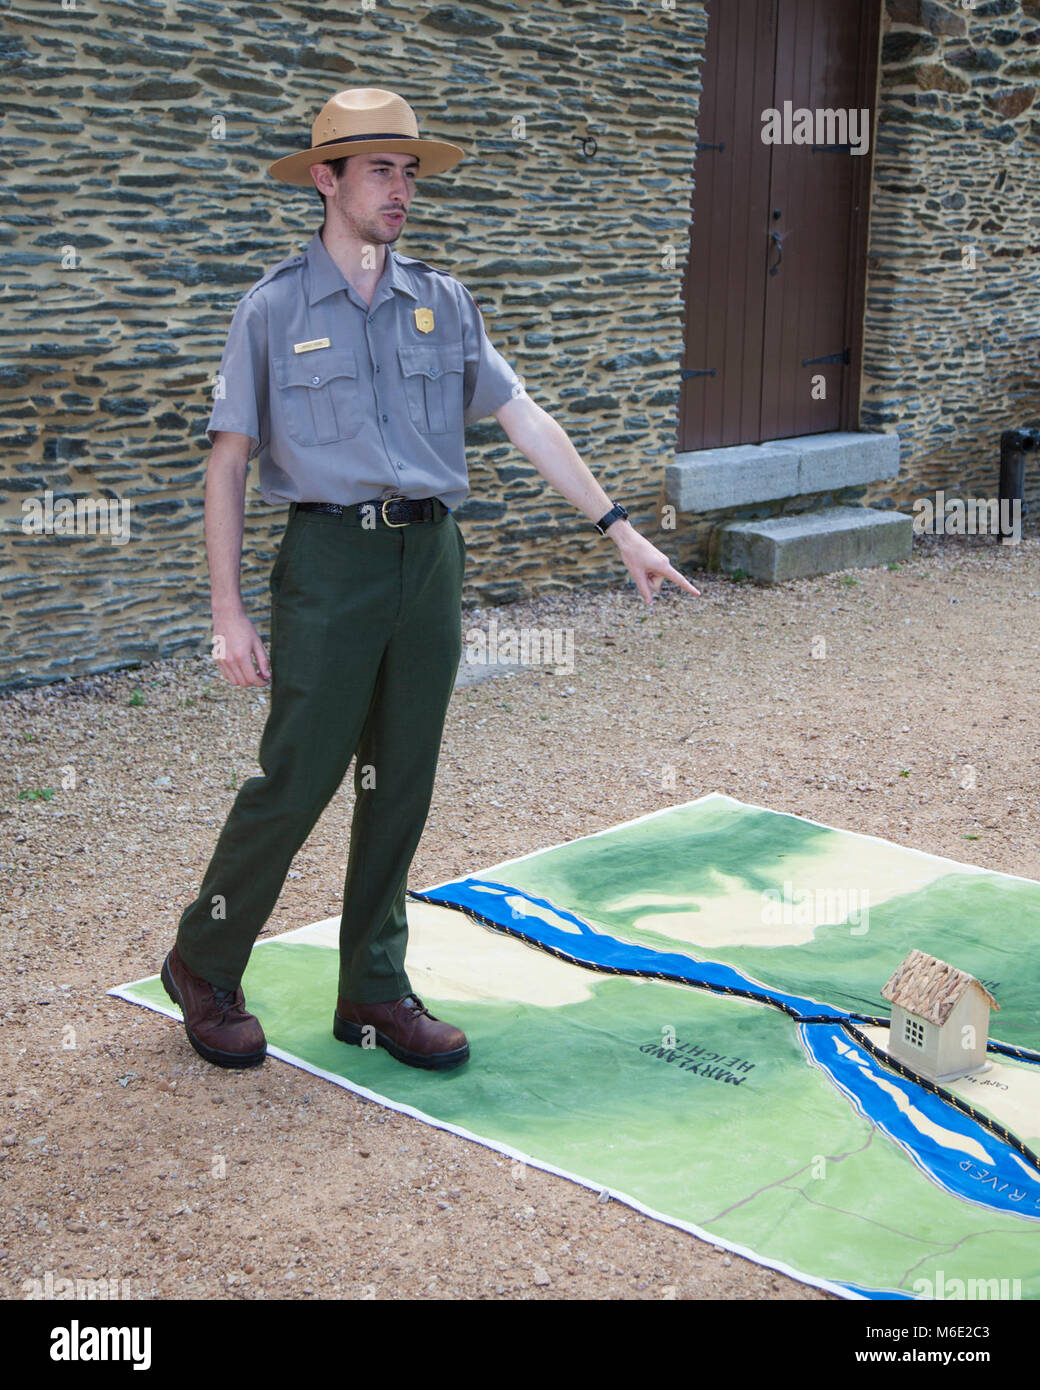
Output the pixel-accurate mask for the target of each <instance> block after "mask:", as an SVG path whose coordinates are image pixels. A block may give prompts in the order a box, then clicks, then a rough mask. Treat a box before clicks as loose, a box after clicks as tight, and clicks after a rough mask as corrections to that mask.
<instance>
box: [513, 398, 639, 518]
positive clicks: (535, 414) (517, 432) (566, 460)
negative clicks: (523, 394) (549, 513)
mask: <svg viewBox="0 0 1040 1390" xmlns="http://www.w3.org/2000/svg"><path fill="white" fill-rule="evenodd" d="M529 404H530V407H531V408H530V409H529V410H528V411H526V412H525V415H524V418H523V420H522V421H520V422H518V423H517V424H516V425H514V426H513V427H512V428H510V429H509V430H507V433H508V434H509V438H510V441H511V442H512V443H513V444H514V445H515V446H516V447H517V448H518V449H519V450H520V452H521V453H522V454H523V455H524V456H525V457H526V458H528V459H529V460H530V461H531V463H533V464H534V466H535V468H537V470H538V472H539V473H540V474H541V475H542V477H543V478H544V479H545V480H546V482H547V483H551V484H552V486H553V487H554V488H555V489H556V491H557V492H558V493H560V495H561V496H562V497H566V499H567V501H568V502H572V503H573V504H574V506H576V507H577V508H578V510H579V511H581V512H583V513H584V514H585V516H587V517H588V519H589V520H590V521H592V522H596V521H598V520H599V519H600V517H601V516H603V515H605V514H606V513H607V512H609V511H610V508H611V507H612V506H613V502H612V501H611V499H610V497H608V496H607V494H606V493H605V492H604V491H603V489H602V487H600V485H599V483H597V481H596V479H595V477H594V476H593V474H592V472H591V471H590V469H589V467H588V465H587V464H586V463H585V462H584V461H583V459H582V457H581V455H580V454H579V453H578V451H577V449H575V447H574V445H573V444H572V443H571V441H570V438H569V436H568V435H567V432H566V430H565V429H564V428H563V426H562V425H560V424H558V423H557V421H556V420H554V419H553V417H552V416H551V415H550V414H549V413H548V412H547V411H545V410H543V409H542V408H541V406H538V405H535V404H534V402H533V401H531V402H530V403H529ZM632 530H633V528H632V526H631V524H630V523H629V522H627V521H623V520H621V521H615V522H613V523H612V525H611V526H610V527H609V529H608V531H607V535H608V536H610V537H611V539H612V540H620V539H621V537H622V536H623V535H624V534H625V533H626V532H631V531H632Z"/></svg>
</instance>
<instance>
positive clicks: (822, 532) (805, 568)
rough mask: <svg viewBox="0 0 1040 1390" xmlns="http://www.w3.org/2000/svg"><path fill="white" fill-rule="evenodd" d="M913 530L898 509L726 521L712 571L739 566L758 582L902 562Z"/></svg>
mask: <svg viewBox="0 0 1040 1390" xmlns="http://www.w3.org/2000/svg"><path fill="white" fill-rule="evenodd" d="M913 528H914V519H913V517H912V516H907V515H905V514H904V513H903V512H893V511H880V510H878V509H877V508H875V507H825V508H822V509H821V510H820V511H816V512H799V513H797V514H795V515H792V516H775V517H768V518H766V519H764V520H762V521H735V522H729V523H727V524H725V525H723V526H720V527H719V528H718V529H717V531H716V532H715V535H714V538H713V542H714V543H713V547H712V548H713V551H714V562H715V567H716V568H717V569H721V570H724V571H725V572H726V573H728V574H732V573H734V571H736V570H742V571H743V572H744V573H745V574H746V575H748V576H749V578H751V579H754V580H756V581H757V582H758V583H760V584H780V583H782V582H783V581H784V580H785V579H805V578H807V577H809V576H810V575H814V574H834V573H835V572H836V571H838V570H850V569H866V568H868V567H870V566H874V565H887V564H888V563H889V562H890V561H892V560H908V559H909V558H910V552H911V549H912V547H913Z"/></svg>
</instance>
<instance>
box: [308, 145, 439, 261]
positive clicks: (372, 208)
mask: <svg viewBox="0 0 1040 1390" xmlns="http://www.w3.org/2000/svg"><path fill="white" fill-rule="evenodd" d="M418 168H419V161H418V159H416V157H415V155H414V154H355V155H351V156H350V158H349V159H348V160H347V162H346V165H345V166H344V168H343V174H342V176H341V177H340V179H339V180H338V182H337V183H336V191H335V193H333V194H332V195H331V196H330V197H329V199H328V207H329V208H335V210H336V212H338V214H339V215H340V217H342V219H343V221H344V222H345V223H346V225H347V228H348V229H349V230H350V231H351V232H353V233H354V235H355V236H357V237H358V238H359V239H360V240H361V241H363V242H370V243H373V244H376V245H378V244H380V243H383V242H388V241H396V240H397V238H398V237H399V236H400V235H401V228H402V227H403V226H404V223H405V217H406V215H407V212H408V206H409V204H410V203H411V201H412V194H413V193H414V192H415V174H416V170H417V169H418ZM330 173H331V171H330Z"/></svg>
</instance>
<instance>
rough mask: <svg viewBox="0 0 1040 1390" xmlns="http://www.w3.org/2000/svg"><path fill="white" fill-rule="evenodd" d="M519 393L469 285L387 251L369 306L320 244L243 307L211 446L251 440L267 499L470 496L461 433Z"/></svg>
mask: <svg viewBox="0 0 1040 1390" xmlns="http://www.w3.org/2000/svg"><path fill="white" fill-rule="evenodd" d="M521 391H522V386H521V384H520V381H519V379H518V377H517V375H516V373H515V372H514V371H513V369H512V367H510V366H509V364H508V363H507V362H506V361H505V359H504V358H503V357H502V356H501V355H500V354H499V353H498V352H497V351H496V350H495V348H494V347H492V345H491V343H490V341H489V339H488V336H487V333H486V332H485V330H484V321H483V318H482V317H481V314H480V310H479V309H478V308H477V306H476V304H475V303H474V302H473V298H472V296H471V295H470V293H469V291H468V290H467V289H466V288H465V286H464V285H462V284H460V283H459V281H458V280H456V279H455V278H454V277H453V276H451V275H448V274H447V273H446V272H445V271H441V270H435V269H434V268H433V267H432V266H429V265H427V264H426V263H425V262H424V261H417V260H413V259H412V258H411V257H409V256H400V255H398V254H397V253H396V252H395V251H394V250H393V249H392V247H390V246H387V247H386V261H385V264H384V267H383V273H382V275H381V276H380V279H379V282H378V284H377V285H376V291H375V294H374V295H373V296H372V303H371V304H370V305H366V304H365V302H364V300H363V299H362V298H361V296H360V295H359V294H358V293H357V291H356V290H355V289H354V288H353V287H352V286H351V285H350V284H349V283H348V282H347V280H346V279H345V278H344V276H343V274H342V272H341V271H340V270H339V267H338V266H337V265H336V263H335V262H334V261H333V260H332V257H331V256H330V255H329V253H328V251H326V249H325V246H324V243H323V242H322V240H321V234H320V232H315V234H314V236H313V237H312V239H311V242H310V244H309V246H308V247H307V250H306V252H304V253H303V254H302V255H298V256H289V257H288V258H287V259H286V260H284V261H281V262H280V263H279V264H278V265H276V266H275V267H274V268H273V269H272V270H270V271H268V273H267V274H266V275H264V276H262V277H261V278H260V279H259V280H258V281H257V282H256V284H255V285H253V286H252V288H251V289H249V290H247V291H246V293H245V294H244V295H243V296H242V298H241V299H240V300H239V303H238V307H237V308H236V310H235V314H234V317H233V319H232V320H231V327H230V329H229V331H228V337H227V343H226V345H225V347H224V355H223V358H222V360H221V365H220V376H219V378H218V382H217V389H216V392H215V399H214V404H213V410H212V413H211V415H210V418H209V425H208V427H207V433H208V435H209V438H210V442H211V443H212V442H213V436H214V433H215V432H216V431H217V430H234V431H235V432H236V433H238V434H247V435H249V436H250V438H251V439H252V441H253V449H252V451H251V453H250V455H249V457H250V458H252V457H253V456H254V455H257V456H258V457H259V463H260V490H261V492H262V494H263V497H264V500H265V501H267V502H272V503H284V502H292V501H295V502H338V503H341V504H344V505H346V504H350V503H355V502H367V501H368V500H369V499H374V498H378V497H390V496H395V495H399V496H403V497H410V498H418V497H439V498H440V499H441V501H442V502H443V503H444V504H445V506H447V507H450V508H455V507H457V506H458V504H459V503H460V502H462V500H463V499H464V498H465V497H466V495H467V493H468V492H469V481H468V475H467V472H466V451H465V443H464V438H463V429H464V426H465V425H468V424H472V423H473V421H475V420H480V419H482V418H483V417H484V416H487V415H492V414H494V412H495V411H496V410H498V409H499V407H500V406H502V405H504V404H505V403H506V401H508V400H510V399H511V398H512V397H513V396H515V395H519V394H520V393H521Z"/></svg>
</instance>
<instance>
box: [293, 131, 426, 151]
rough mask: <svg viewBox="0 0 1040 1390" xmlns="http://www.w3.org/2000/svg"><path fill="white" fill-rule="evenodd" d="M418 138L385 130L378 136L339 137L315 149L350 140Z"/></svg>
mask: <svg viewBox="0 0 1040 1390" xmlns="http://www.w3.org/2000/svg"><path fill="white" fill-rule="evenodd" d="M418 138H419V137H418V135H402V134H400V133H399V132H398V131H394V130H384V131H380V133H379V134H378V135H337V136H336V138H335V139H334V140H322V141H321V142H320V144H317V145H315V146H314V148H315V149H316V150H321V149H324V148H325V146H326V145H345V144H347V142H348V141H350V140H418Z"/></svg>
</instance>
